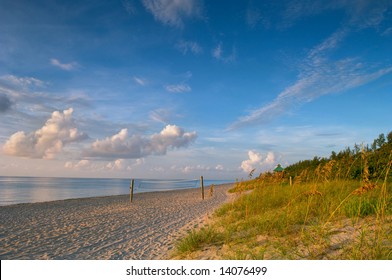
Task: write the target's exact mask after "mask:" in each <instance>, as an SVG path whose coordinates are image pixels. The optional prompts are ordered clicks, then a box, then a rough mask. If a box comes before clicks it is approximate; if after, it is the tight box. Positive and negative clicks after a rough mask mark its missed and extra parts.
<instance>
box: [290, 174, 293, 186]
mask: <svg viewBox="0 0 392 280" xmlns="http://www.w3.org/2000/svg"><path fill="white" fill-rule="evenodd" d="M292 186H293V178H292V177H291V176H290V187H292Z"/></svg>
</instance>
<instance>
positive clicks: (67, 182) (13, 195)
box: [0, 176, 232, 206]
mask: <svg viewBox="0 0 392 280" xmlns="http://www.w3.org/2000/svg"><path fill="white" fill-rule="evenodd" d="M130 182H131V180H130V179H96V178H92V179H91V178H39V177H1V176H0V206H1V205H10V204H18V203H31V202H43V201H53V200H63V199H70V198H82V197H95V196H109V195H120V194H129V187H130ZM230 182H232V181H228V180H205V181H204V184H205V186H208V185H210V184H224V183H230ZM196 187H199V181H198V180H135V193H137V192H151V191H163V190H174V189H184V188H196Z"/></svg>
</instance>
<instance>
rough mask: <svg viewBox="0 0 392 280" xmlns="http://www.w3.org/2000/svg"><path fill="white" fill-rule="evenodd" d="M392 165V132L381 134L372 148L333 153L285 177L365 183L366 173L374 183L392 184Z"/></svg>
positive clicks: (301, 163) (297, 166)
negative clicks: (391, 169) (349, 180)
mask: <svg viewBox="0 0 392 280" xmlns="http://www.w3.org/2000/svg"><path fill="white" fill-rule="evenodd" d="M391 162H392V131H391V132H389V133H388V134H387V136H385V134H384V133H381V134H380V135H379V136H378V138H376V139H374V141H373V143H372V144H370V145H369V144H366V145H364V144H362V145H358V144H355V145H354V147H352V148H350V147H347V148H345V149H344V150H342V151H340V152H335V151H332V152H331V155H330V156H329V157H328V158H326V157H317V156H315V157H314V158H313V159H310V160H302V161H299V162H297V163H294V164H292V165H289V166H287V167H286V168H285V174H284V176H285V177H290V176H291V177H292V178H295V177H300V176H302V177H303V175H304V174H305V173H306V174H308V175H307V176H313V179H314V177H315V176H319V177H320V176H324V178H325V179H327V180H328V179H353V180H356V179H361V178H363V174H364V172H365V173H366V176H367V178H368V179H370V180H374V181H377V180H384V179H385V178H386V179H387V180H389V181H392V175H391V174H392V172H389V169H390V168H391Z"/></svg>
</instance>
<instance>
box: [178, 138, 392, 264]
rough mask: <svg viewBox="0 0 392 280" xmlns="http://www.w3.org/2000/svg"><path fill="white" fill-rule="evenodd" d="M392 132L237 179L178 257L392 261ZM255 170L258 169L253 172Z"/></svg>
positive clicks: (184, 243)
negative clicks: (228, 199)
mask: <svg viewBox="0 0 392 280" xmlns="http://www.w3.org/2000/svg"><path fill="white" fill-rule="evenodd" d="M391 165H392V132H391V133H389V134H388V136H387V138H386V137H385V136H384V134H380V136H379V137H378V138H377V139H375V141H374V143H373V144H372V145H371V146H369V145H366V146H365V145H360V146H359V145H355V146H354V148H353V149H350V148H347V149H345V150H343V151H341V152H339V153H336V152H332V153H331V156H330V157H329V158H319V157H315V158H314V159H312V160H305V161H300V162H298V163H295V164H293V165H290V166H288V167H286V168H285V170H284V172H275V173H271V172H266V173H262V174H260V175H259V176H258V177H257V178H254V179H251V180H247V181H238V182H237V183H236V184H235V187H234V188H233V189H232V190H231V192H233V196H235V197H236V198H235V199H233V201H232V202H230V203H227V204H225V205H223V206H222V207H221V208H219V209H218V210H217V211H215V213H214V214H213V218H212V219H210V222H209V223H207V224H205V225H204V226H203V227H202V228H199V229H194V230H192V231H190V232H188V234H187V235H186V236H185V237H184V238H183V239H182V240H180V241H179V242H178V244H177V247H176V250H175V252H174V253H173V256H172V257H173V258H175V259H354V260H362V259H366V260H370V259H392V175H391V174H392V171H391ZM250 175H252V174H250Z"/></svg>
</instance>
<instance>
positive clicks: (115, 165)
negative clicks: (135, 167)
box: [106, 159, 124, 170]
mask: <svg viewBox="0 0 392 280" xmlns="http://www.w3.org/2000/svg"><path fill="white" fill-rule="evenodd" d="M123 161H124V160H123V159H116V160H115V161H113V162H109V163H108V164H107V165H106V168H107V169H109V170H123V169H124V166H123Z"/></svg>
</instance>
